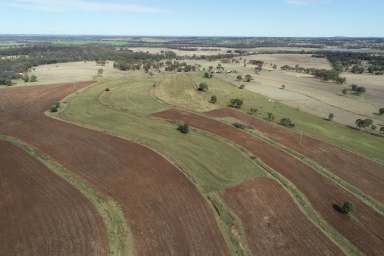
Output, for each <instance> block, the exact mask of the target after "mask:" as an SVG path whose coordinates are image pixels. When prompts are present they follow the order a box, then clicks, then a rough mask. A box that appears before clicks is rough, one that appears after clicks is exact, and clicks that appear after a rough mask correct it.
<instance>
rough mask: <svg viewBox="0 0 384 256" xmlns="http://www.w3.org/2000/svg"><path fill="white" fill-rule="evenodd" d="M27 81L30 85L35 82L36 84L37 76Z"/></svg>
mask: <svg viewBox="0 0 384 256" xmlns="http://www.w3.org/2000/svg"><path fill="white" fill-rule="evenodd" d="M29 81H30V82H31V83H35V82H37V76H36V75H32V76H31V78H30V80H29Z"/></svg>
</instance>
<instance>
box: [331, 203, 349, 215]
mask: <svg viewBox="0 0 384 256" xmlns="http://www.w3.org/2000/svg"><path fill="white" fill-rule="evenodd" d="M334 207H335V209H336V210H337V211H338V212H340V213H342V214H345V215H349V214H350V213H352V211H353V204H352V203H351V202H344V203H343V204H342V205H334Z"/></svg>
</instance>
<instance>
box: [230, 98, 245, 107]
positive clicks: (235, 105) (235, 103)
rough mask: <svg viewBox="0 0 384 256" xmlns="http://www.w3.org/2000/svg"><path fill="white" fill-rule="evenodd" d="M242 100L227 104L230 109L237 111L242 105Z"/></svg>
mask: <svg viewBox="0 0 384 256" xmlns="http://www.w3.org/2000/svg"><path fill="white" fill-rule="evenodd" d="M243 103H244V102H243V100H241V99H231V101H230V103H229V106H230V107H231V108H237V109H239V108H241V106H242V105H243Z"/></svg>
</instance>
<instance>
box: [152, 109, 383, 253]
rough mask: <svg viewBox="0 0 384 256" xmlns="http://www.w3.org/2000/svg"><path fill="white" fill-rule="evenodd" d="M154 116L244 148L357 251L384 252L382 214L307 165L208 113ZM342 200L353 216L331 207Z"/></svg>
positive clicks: (168, 113) (179, 113) (172, 111)
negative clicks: (293, 188)
mask: <svg viewBox="0 0 384 256" xmlns="http://www.w3.org/2000/svg"><path fill="white" fill-rule="evenodd" d="M155 116H157V117H160V118H165V119H168V120H173V121H181V122H186V123H189V124H190V125H191V126H193V127H196V128H198V129H202V130H205V131H208V132H210V133H213V134H216V135H219V136H222V137H224V138H226V139H228V140H230V141H232V142H234V143H236V144H238V145H239V146H241V147H243V148H245V149H247V150H248V151H249V152H251V153H252V154H254V155H255V156H256V157H257V158H259V159H260V160H261V161H263V162H264V163H265V164H267V165H268V166H269V167H271V168H272V169H274V170H275V171H277V172H279V173H280V174H281V175H283V176H284V177H285V178H287V179H288V180H289V181H290V182H292V183H293V184H294V185H295V186H296V187H297V188H298V189H299V190H300V191H301V192H302V193H304V195H305V196H306V197H307V198H308V200H309V201H310V202H311V204H312V205H313V207H314V209H315V210H317V211H318V212H319V213H320V214H321V216H322V217H323V218H324V219H325V220H326V221H327V222H328V223H329V224H331V225H332V226H333V227H334V228H336V230H337V231H338V232H339V233H340V234H342V235H343V236H344V237H345V238H347V239H348V240H349V241H351V242H352V243H353V244H354V245H355V246H356V247H357V248H358V249H359V250H360V251H362V252H363V253H365V254H367V255H383V254H384V230H383V229H382V227H383V226H384V218H383V216H382V215H380V214H379V213H377V212H376V211H374V210H373V209H371V208H370V207H368V206H367V205H365V204H364V203H362V202H361V201H360V200H357V199H356V198H355V197H354V196H353V195H351V194H350V193H349V192H347V191H345V190H343V189H342V188H340V187H338V186H336V185H335V184H334V183H333V182H332V181H330V180H329V179H328V178H326V177H324V176H322V175H321V174H319V173H317V172H316V171H315V170H314V169H312V168H311V167H310V166H308V165H306V164H304V163H302V162H301V161H300V160H298V159H296V158H295V157H292V156H290V155H288V154H287V153H285V152H283V151H282V150H280V149H278V148H276V147H274V146H272V145H270V144H268V143H266V142H264V141H261V140H260V139H257V138H255V137H254V136H252V135H250V134H248V133H246V132H244V131H241V130H239V129H236V128H233V127H231V126H229V125H226V124H224V123H222V122H219V121H216V120H213V119H211V118H209V117H205V116H202V115H197V114H193V113H190V112H184V111H179V110H176V109H171V110H168V111H164V112H160V113H156V114H155ZM345 201H350V202H352V203H353V204H354V206H355V211H354V212H353V215H352V216H345V215H342V214H340V213H339V212H337V211H336V210H335V209H334V205H336V204H340V203H342V202H345Z"/></svg>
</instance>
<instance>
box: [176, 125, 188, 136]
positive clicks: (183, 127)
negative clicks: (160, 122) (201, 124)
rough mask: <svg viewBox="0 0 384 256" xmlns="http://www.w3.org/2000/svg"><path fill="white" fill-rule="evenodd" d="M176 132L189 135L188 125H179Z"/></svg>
mask: <svg viewBox="0 0 384 256" xmlns="http://www.w3.org/2000/svg"><path fill="white" fill-rule="evenodd" d="M177 130H179V131H180V132H181V133H183V134H187V133H189V125H188V124H187V123H184V124H181V125H179V127H178V128H177Z"/></svg>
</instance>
